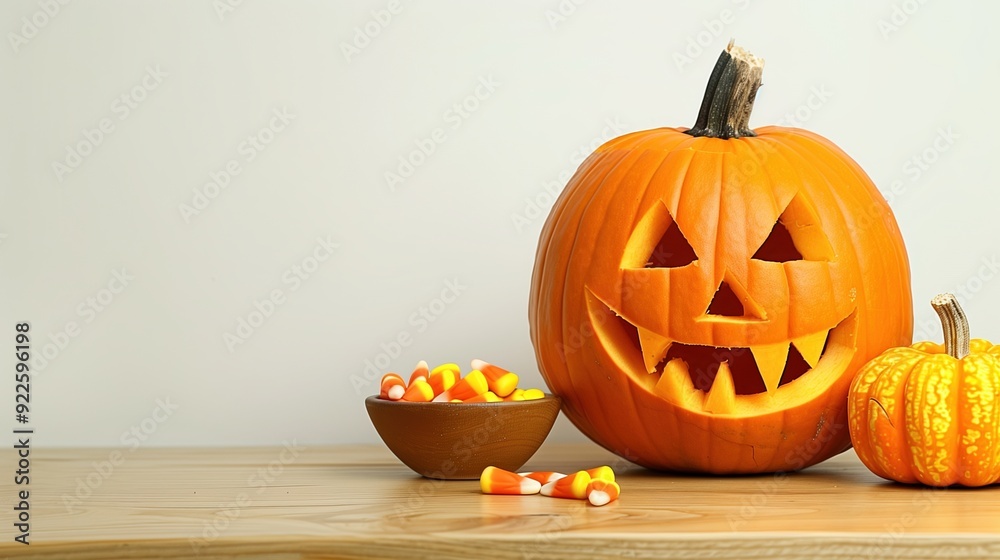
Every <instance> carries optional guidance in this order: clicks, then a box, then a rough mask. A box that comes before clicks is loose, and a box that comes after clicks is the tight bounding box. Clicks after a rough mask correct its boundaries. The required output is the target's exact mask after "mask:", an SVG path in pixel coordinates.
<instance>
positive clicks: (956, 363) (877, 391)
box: [849, 295, 1000, 486]
mask: <svg viewBox="0 0 1000 560" xmlns="http://www.w3.org/2000/svg"><path fill="white" fill-rule="evenodd" d="M935 302H936V304H937V306H945V307H938V309H939V313H942V312H943V313H956V315H954V316H955V317H956V318H957V319H958V321H957V322H958V323H959V329H956V330H954V331H950V330H949V326H948V324H947V323H946V325H945V336H946V339H947V338H950V337H953V336H962V335H961V334H960V332H959V331H960V330H961V329H962V327H961V326H960V325H961V324H964V323H965V319H964V314H963V313H961V310H960V308H959V307H958V303H957V301H956V300H955V299H954V296H950V295H944V296H938V298H935ZM948 306H951V308H952V309H956V310H957V311H954V312H953V311H948ZM949 333H951V334H949ZM964 333H965V334H964V336H965V337H967V336H968V334H967V333H968V326H967V325H965V327H964ZM965 345H966V347H965V348H964V349H950V348H948V347H947V346H950V345H949V344H947V343H946V344H945V345H941V344H935V343H933V342H918V343H916V344H914V345H913V346H912V347H904V348H892V349H890V350H887V351H886V352H885V353H883V354H882V355H880V356H878V357H877V358H875V359H874V360H872V361H871V362H869V363H868V364H867V365H865V367H864V368H863V369H862V370H861V371H860V372H859V373H858V376H857V378H856V379H855V380H854V383H853V385H852V386H851V393H850V410H849V411H850V428H851V439H852V440H853V442H854V447H855V449H856V450H857V453H858V457H860V458H861V461H862V462H863V463H864V464H865V465H866V466H867V467H868V468H869V469H871V471H872V472H874V473H875V474H877V475H879V476H881V477H883V478H886V479H889V480H895V481H897V482H902V483H909V484H913V483H921V484H926V485H928V486H951V485H956V484H957V485H963V486H984V485H987V484H993V483H995V482H997V481H1000V347H998V346H994V345H993V344H992V343H991V342H989V341H988V340H982V339H972V340H971V341H969V340H968V339H967V338H966V340H965ZM956 346H961V342H959V343H957V344H956Z"/></svg>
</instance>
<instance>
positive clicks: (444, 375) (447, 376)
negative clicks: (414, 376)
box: [427, 369, 458, 397]
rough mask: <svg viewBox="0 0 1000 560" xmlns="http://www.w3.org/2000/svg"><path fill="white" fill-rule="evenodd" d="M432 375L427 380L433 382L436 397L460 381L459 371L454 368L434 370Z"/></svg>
mask: <svg viewBox="0 0 1000 560" xmlns="http://www.w3.org/2000/svg"><path fill="white" fill-rule="evenodd" d="M430 375H431V376H430V377H429V378H427V382H428V383H430V384H431V389H434V396H435V397H436V396H438V395H440V394H441V393H443V392H445V391H447V390H448V389H451V388H452V387H454V386H455V383H458V373H457V372H456V371H455V370H452V369H443V370H441V371H435V370H432V371H431V374H430Z"/></svg>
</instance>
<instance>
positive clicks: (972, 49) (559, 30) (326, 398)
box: [0, 0, 1000, 446]
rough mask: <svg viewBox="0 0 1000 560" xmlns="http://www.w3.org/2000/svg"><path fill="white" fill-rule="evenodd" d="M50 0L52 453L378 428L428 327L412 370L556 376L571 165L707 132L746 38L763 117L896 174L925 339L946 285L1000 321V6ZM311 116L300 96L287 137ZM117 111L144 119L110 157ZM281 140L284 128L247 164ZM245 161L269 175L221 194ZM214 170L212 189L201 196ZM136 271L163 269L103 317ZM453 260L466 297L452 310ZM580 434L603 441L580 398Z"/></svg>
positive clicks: (16, 113) (318, 438) (13, 50)
mask: <svg viewBox="0 0 1000 560" xmlns="http://www.w3.org/2000/svg"><path fill="white" fill-rule="evenodd" d="M49 1H51V0H49ZM46 5H47V4H46V0H42V1H41V2H33V1H19V2H4V3H3V5H2V8H0V10H2V19H0V31H3V33H4V34H5V36H6V41H5V44H4V45H3V46H2V47H0V75H2V76H3V83H4V87H3V90H2V93H0V95H2V98H0V106H2V107H3V113H2V114H3V120H2V122H0V130H2V131H3V132H2V146H0V154H2V155H3V158H4V159H3V162H2V165H0V170H2V173H3V177H2V183H0V189H2V199H0V234H2V237H0V292H2V294H3V297H2V298H0V301H2V307H0V332H3V333H7V334H6V335H3V336H0V340H5V341H6V342H5V344H7V345H8V347H13V345H14V341H13V332H14V323H15V322H16V321H21V320H28V321H31V324H32V333H34V340H35V346H34V352H35V353H36V354H38V353H40V352H41V351H43V350H45V346H46V345H47V344H51V346H49V348H48V355H49V356H51V359H48V360H46V361H45V363H44V364H42V365H40V366H39V367H36V368H35V371H34V375H33V382H32V385H31V390H32V411H31V412H32V414H31V423H32V425H33V426H34V427H35V428H36V430H37V435H36V437H35V443H36V445H50V446H91V445H107V446H113V445H122V444H123V443H128V442H126V441H123V439H122V436H123V434H125V433H127V432H128V431H129V430H132V429H133V428H134V427H138V428H139V429H140V433H141V434H142V437H143V439H144V441H143V443H144V444H145V445H157V446H159V445H251V444H252V445H271V444H280V443H281V442H282V441H285V440H288V441H290V440H292V439H296V440H297V441H298V443H300V444H303V443H305V444H325V443H340V442H371V441H377V436H376V434H375V432H374V430H373V429H372V428H371V425H370V423H369V421H368V418H367V416H366V414H365V411H364V406H363V397H364V396H365V395H367V394H370V393H372V392H374V391H375V390H376V386H375V383H374V382H367V384H364V383H366V382H365V381H364V377H363V376H362V373H363V370H364V364H365V361H366V360H375V359H377V358H378V356H379V355H380V353H382V352H384V351H385V350H384V348H386V347H389V348H390V349H391V345H390V342H391V341H392V340H394V339H396V338H397V337H398V336H400V335H401V334H402V335H403V336H404V338H406V337H409V338H406V339H407V340H408V341H409V342H410V344H409V346H407V347H405V348H402V349H401V352H400V353H399V355H398V356H397V357H395V358H394V359H391V360H389V362H390V366H389V369H392V370H396V371H400V372H402V373H404V374H406V373H408V372H409V371H410V369H411V368H412V365H413V364H414V363H415V362H416V361H417V360H419V359H426V360H428V361H429V362H431V363H432V365H433V364H435V363H440V362H443V361H458V362H461V363H463V364H467V363H468V360H469V359H471V358H475V357H480V358H484V359H487V360H490V361H494V362H496V363H499V364H501V365H504V366H507V367H508V368H509V369H512V370H515V371H517V372H518V373H520V374H522V379H523V381H522V386H541V384H542V381H541V378H540V376H539V374H538V373H537V369H536V367H535V363H534V354H533V350H532V348H531V344H530V341H529V338H528V325H527V295H528V287H529V279H530V275H531V268H532V265H533V260H534V251H535V244H536V241H537V235H538V232H539V230H540V228H541V226H542V223H543V221H544V216H542V217H539V216H538V215H537V213H538V211H537V210H534V209H532V210H534V211H528V207H529V205H532V204H537V205H538V206H540V207H541V212H542V213H547V211H548V208H549V206H550V205H551V197H550V196H549V194H548V191H547V187H546V186H545V185H546V184H550V185H552V184H553V182H554V181H558V178H559V177H560V175H563V176H564V177H565V176H566V175H568V174H570V173H572V171H573V170H574V169H575V168H576V165H577V164H578V163H579V161H580V160H582V158H583V157H584V155H585V154H586V153H589V151H590V150H591V149H592V148H593V147H595V146H596V145H597V144H599V143H600V142H602V141H603V140H606V139H608V138H609V137H610V136H612V135H617V134H619V133H622V132H627V131H632V130H640V129H645V128H652V127H658V126H689V125H691V124H692V123H693V121H694V118H695V116H696V113H697V110H698V105H699V102H700V100H701V96H702V93H703V90H704V85H705V81H706V79H707V77H708V74H709V72H710V70H711V67H712V65H713V64H714V61H715V59H716V57H717V56H718V52H719V51H720V49H722V48H723V47H724V46H725V44H726V42H727V41H728V40H729V39H730V37H735V38H736V39H737V41H738V43H739V44H741V45H743V46H745V47H746V48H748V49H749V50H751V51H752V52H754V53H755V54H758V55H760V56H762V57H764V58H765V59H766V61H767V65H766V68H765V72H764V86H763V89H761V90H760V93H759V95H758V97H757V103H756V109H755V113H754V116H753V118H752V120H751V125H752V126H762V125H765V124H773V123H777V122H781V123H782V124H793V122H792V121H796V122H798V123H799V124H800V125H801V126H803V127H805V128H808V129H811V130H813V131H815V132H818V133H820V134H822V135H824V136H826V137H828V138H830V139H831V140H833V141H834V142H836V143H837V144H838V145H839V146H841V147H842V148H843V149H844V150H845V151H847V152H848V153H849V154H851V155H852V156H853V157H854V158H855V159H856V160H857V161H858V162H859V163H860V164H861V165H862V166H863V167H864V168H865V169H866V170H867V171H868V173H869V174H870V175H871V177H872V178H873V179H874V181H875V182H876V184H877V185H878V186H879V187H880V188H881V189H882V190H883V192H886V193H888V192H889V190H890V189H891V188H893V185H895V188H896V191H897V192H896V193H895V194H892V196H891V204H892V207H893V209H894V211H895V212H896V216H897V218H898V220H899V223H900V226H901V228H902V231H903V234H904V236H905V239H906V242H907V245H908V249H909V252H910V256H911V265H912V269H913V294H914V300H915V302H916V305H917V307H916V311H915V317H916V320H917V323H918V324H917V326H916V330H917V337H918V338H928V337H933V338H937V337H939V336H940V330H939V328H938V327H936V326H935V325H934V315H933V313H932V312H931V310H930V307H929V306H928V305H927V303H926V302H927V301H928V300H929V299H930V297H931V296H932V295H934V294H935V293H937V292H940V291H948V290H950V291H955V290H959V289H961V290H964V291H965V294H964V295H963V302H964V303H965V305H966V308H967V312H968V315H969V317H970V320H971V322H972V325H973V330H974V334H978V335H980V336H983V337H994V338H1000V315H998V314H997V313H995V310H996V309H997V308H998V304H1000V289H998V285H1000V281H994V280H993V276H992V275H993V272H992V271H991V269H989V268H983V265H982V263H983V260H984V259H986V260H987V261H992V260H995V259H996V258H997V250H998V247H997V245H998V241H997V239H996V235H995V233H996V232H997V229H998V227H997V220H996V208H997V204H998V203H1000V194H998V190H1000V184H998V181H997V180H996V179H997V178H996V171H995V170H996V169H997V168H996V160H997V158H996V155H995V153H996V147H995V143H994V136H995V134H996V130H998V125H1000V120H998V113H997V109H996V107H997V103H996V101H995V99H996V91H995V88H996V87H997V83H998V82H997V72H998V66H997V64H996V60H995V55H994V54H993V52H994V47H995V45H994V43H995V39H993V36H994V28H995V22H996V21H997V20H998V18H1000V6H998V5H997V4H995V3H986V2H981V3H979V4H978V7H976V8H972V7H957V6H954V5H951V4H949V3H946V2H940V1H937V2H926V3H923V4H921V3H918V2H916V0H908V1H906V2H902V1H898V0H897V1H896V2H878V3H875V2H864V1H861V0H856V1H852V2H837V3H830V2H822V3H820V2H809V3H805V2H768V3H766V4H765V3H764V2H758V1H755V0H751V1H749V2H747V1H741V2H730V1H728V0H726V1H718V0H717V1H714V2H697V3H696V2H688V3H677V2H653V1H649V2H609V1H597V0H591V1H590V2H584V3H581V4H579V5H577V4H574V3H573V2H572V1H570V0H563V1H562V2H561V3H560V2H558V1H557V0H551V1H544V2H528V1H505V2H469V1H459V0H453V1H448V2H445V1H434V2H419V3H418V2H410V1H406V0H403V1H401V2H400V3H399V4H398V7H397V6H396V5H395V4H393V7H396V9H395V11H396V13H394V14H390V13H389V12H388V11H387V8H388V7H389V6H390V4H389V3H388V2H386V1H367V0H366V1H363V2H319V1H296V2H293V1H287V2H278V1H264V0H246V1H245V2H243V3H242V4H241V5H238V6H236V7H235V9H233V10H221V9H220V6H224V5H225V4H222V3H221V2H215V3H214V4H213V3H210V2H203V1H170V2H167V1H165V0H161V1H154V2H125V1H118V2H110V1H102V2H88V3H79V4H77V3H72V4H69V5H66V6H60V7H59V11H58V13H56V14H55V15H53V16H47V15H44V7H45V6H46ZM965 6H968V5H965ZM49 10H50V11H53V12H55V9H54V8H53V7H52V6H49ZM39 14H43V15H39ZM388 15H391V19H389V18H387V16H388ZM33 18H34V20H35V21H36V22H43V23H44V25H39V26H38V27H37V29H36V28H35V24H27V23H26V22H28V21H31V20H32V19H33ZM379 19H381V20H382V21H385V22H386V23H384V24H381V23H378V20H379ZM386 20H388V21H386ZM33 29H34V32H32V30H33ZM359 29H360V30H361V31H359ZM365 29H368V30H369V32H370V33H371V35H372V36H369V35H367V34H365V31H364V30H365ZM359 33H361V34H362V35H359ZM699 43H700V44H699ZM682 57H687V59H684V58H682ZM148 69H152V70H153V72H154V73H159V78H156V77H155V76H153V75H150V76H149V77H146V76H147V73H148V72H149V70H148ZM156 69H159V70H158V71H157V70H156ZM144 77H146V78H145V79H146V85H145V86H143V80H144ZM157 79H158V80H159V82H157ZM486 82H492V83H493V84H494V85H493V86H491V87H490V88H486V87H480V88H479V89H478V93H479V97H480V98H476V97H475V96H476V94H477V86H479V85H480V84H481V83H486ZM122 96H126V98H131V99H130V101H131V102H132V104H133V106H129V105H128V104H127V103H126V99H125V98H122ZM470 96H472V97H471V98H470ZM139 98H141V101H136V99H139ZM461 103H466V104H467V106H468V107H473V108H474V110H471V111H467V112H466V113H465V116H462V117H461V118H457V117H456V115H457V113H455V112H454V109H453V106H454V105H455V104H461ZM126 108H127V110H126ZM281 109H285V110H286V111H287V112H288V113H289V114H291V115H294V118H290V122H289V123H288V125H287V126H285V127H284V128H283V129H282V130H280V131H277V132H273V134H272V131H266V132H261V129H262V127H263V128H267V127H268V126H269V124H271V121H270V119H271V116H272V111H274V110H281ZM789 115H790V118H789ZM796 115H797V116H796ZM102 119H108V121H107V123H105V124H108V123H110V124H111V125H112V126H113V130H112V131H111V132H110V133H106V134H103V138H99V142H94V143H95V144H97V145H96V146H92V147H90V148H89V149H88V146H87V145H86V144H87V142H88V141H87V140H86V138H87V135H85V134H84V132H83V131H84V130H88V131H93V129H95V128H97V127H99V123H100V122H101V121H102ZM275 124H278V123H277V121H275ZM435 129H441V131H440V132H439V133H437V138H438V139H442V138H443V141H441V142H440V143H436V144H435V149H434V152H433V153H432V154H430V155H429V156H427V157H425V158H422V159H423V161H421V162H420V164H419V165H417V166H415V169H414V170H413V172H412V174H410V176H409V177H407V178H405V179H404V180H403V181H402V182H401V183H398V184H396V185H395V186H394V187H395V188H390V187H389V185H388V184H387V180H386V175H385V174H386V173H387V172H398V167H399V165H400V163H399V161H400V158H401V157H404V158H405V157H408V156H409V155H410V153H411V152H412V151H413V150H414V149H416V144H415V142H418V141H421V140H424V139H426V138H429V137H432V136H433V134H434V131H435ZM948 131H950V132H948ZM88 134H89V136H90V137H91V138H97V136H96V134H97V133H95V132H89V133H88ZM257 134H262V138H264V139H267V140H270V143H269V144H267V145H266V149H265V150H263V151H262V152H259V153H257V154H256V155H255V157H254V158H253V159H252V160H250V161H248V157H249V156H248V152H247V151H246V150H244V151H242V152H241V150H240V146H241V144H242V143H243V142H245V141H246V139H247V137H248V136H250V135H257ZM81 142H83V143H84V145H83V148H82V150H80V151H83V152H87V155H85V156H83V157H81V159H80V161H76V160H74V159H73V158H72V157H71V156H69V155H67V154H68V151H70V150H75V149H76V147H78V146H79V145H80V143H81ZM935 142H937V147H935ZM914 158H917V160H914ZM68 160H69V161H70V162H71V163H76V164H78V165H76V166H75V167H74V166H70V165H68V164H67V161H68ZM230 160H236V162H237V165H239V167H240V170H241V171H240V174H239V175H236V176H234V177H231V179H230V181H229V183H228V185H227V186H226V188H224V189H221V190H213V189H214V188H213V187H209V188H208V190H206V184H207V183H209V182H210V181H212V178H211V175H210V174H213V173H215V174H216V176H219V173H221V172H223V171H224V170H225V168H226V166H227V163H228V162H230ZM417 160H418V161H419V160H420V158H417ZM919 160H926V163H925V162H920V164H919V165H921V166H923V168H921V167H919V166H918V163H917V161H919ZM59 165H66V166H67V167H66V168H60V167H59ZM561 185H562V182H558V185H556V186H557V187H561ZM548 188H555V187H551V186H550V187H548ZM196 192H200V193H202V194H206V193H210V194H211V195H213V198H210V199H209V198H208V197H207V196H206V199H204V200H201V201H200V202H201V204H200V205H201V207H202V210H201V211H200V212H199V213H198V214H195V215H190V214H189V215H187V216H185V214H184V213H183V212H182V210H181V205H182V204H187V205H194V204H195V203H196V202H199V200H198V199H197V197H196V194H195V193H196ZM529 201H531V202H530V203H529ZM206 204H207V205H206ZM192 207H193V206H192ZM516 216H520V217H521V218H523V219H516ZM317 238H323V239H327V238H328V239H330V240H332V241H333V242H335V243H337V244H338V245H339V247H338V248H337V249H336V250H335V251H334V253H333V255H332V256H331V257H330V258H329V259H327V260H326V261H324V262H323V263H321V264H320V266H319V267H318V269H316V270H314V271H313V272H312V273H311V274H310V275H309V277H308V279H305V280H303V281H302V282H301V284H300V286H299V288H298V289H296V290H294V291H293V290H292V287H293V285H292V284H291V283H289V282H286V281H285V280H284V279H285V278H287V277H285V276H284V275H285V273H286V271H287V270H289V269H290V267H292V266H293V265H296V264H297V263H299V264H302V263H303V261H304V260H305V259H308V257H309V256H310V255H312V254H313V251H314V248H315V247H316V243H317V241H316V240H317ZM123 268H124V269H125V270H126V272H127V273H128V274H129V275H131V276H133V277H134V279H132V280H130V281H129V283H128V285H127V286H125V287H124V289H123V290H120V293H117V294H114V297H113V299H111V301H110V302H109V303H108V304H107V305H101V304H100V303H98V305H99V306H100V307H101V310H100V311H99V312H98V311H96V308H95V307H90V309H91V310H92V311H87V308H88V305H89V304H88V298H100V297H103V298H104V300H105V302H107V301H108V296H111V295H112V294H111V293H110V292H102V291H101V290H102V289H105V288H106V287H107V286H108V285H109V282H110V281H111V279H112V278H113V275H114V271H121V270H122V269H123ZM452 280H457V282H458V283H459V284H460V285H461V286H463V287H464V288H462V289H461V290H460V293H459V295H458V296H457V298H456V299H454V301H453V302H451V303H448V304H444V305H442V304H434V303H433V302H434V300H435V298H438V297H439V296H440V295H441V292H442V290H443V289H444V288H445V286H446V282H448V281H452ZM112 287H115V288H116V289H117V288H118V287H119V285H118V284H117V283H113V284H112ZM275 289H280V290H282V294H283V295H284V297H285V299H284V300H283V301H284V303H283V304H281V305H278V306H275V310H274V313H273V314H271V316H270V317H269V318H267V319H266V320H265V321H264V322H263V324H262V325H260V326H259V327H258V328H256V329H255V330H254V331H253V333H252V335H251V336H250V337H249V338H247V339H246V340H245V342H244V343H242V344H235V345H232V350H233V351H230V348H228V347H227V344H226V341H225V339H224V335H225V333H234V332H235V331H236V328H237V326H238V322H239V320H240V318H247V317H248V316H249V315H250V314H251V312H253V311H254V305H255V302H256V301H262V300H264V299H266V298H267V297H268V296H269V294H270V293H271V292H272V291H273V290H275ZM449 299H450V298H449ZM95 301H97V300H95ZM81 305H82V306H83V307H81ZM427 306H433V307H434V309H435V310H436V311H437V312H438V314H432V317H433V318H434V319H435V320H434V321H433V322H429V321H428V322H427V323H426V324H425V323H422V322H421V320H420V319H419V313H420V308H421V307H427ZM415 313H417V314H418V315H414V314H415ZM424 321H426V319H424ZM68 322H73V323H75V324H76V327H77V330H74V329H71V331H72V332H73V333H76V336H73V337H70V336H69V335H65V329H66V327H65V326H66V324H67V323H68ZM922 324H923V325H929V326H921V325H922ZM425 327H426V328H425ZM60 333H62V334H60ZM50 341H51V342H50ZM60 341H61V342H62V348H59V344H58V343H59V342H60ZM383 345H388V346H383ZM9 352H13V348H9ZM7 356H8V357H7V358H6V359H5V360H4V361H3V364H4V367H6V368H9V369H11V370H12V369H13V358H12V357H11V356H10V354H9V353H8V354H7ZM43 357H44V356H43ZM381 360H382V361H383V363H384V361H385V360H388V357H387V356H385V357H383V358H381ZM352 376H358V377H356V380H358V379H360V380H361V381H362V383H363V386H361V387H360V388H358V387H356V385H355V384H354V383H352V380H351V378H352ZM4 379H7V380H8V381H6V382H4V383H2V384H0V428H2V427H3V426H9V427H13V425H14V419H13V410H12V409H13V391H14V387H13V378H12V376H11V375H8V376H6V377H4ZM158 399H159V400H160V402H161V403H166V404H169V405H170V406H169V407H168V408H170V414H169V415H167V414H166V413H165V412H164V411H163V410H161V411H160V412H158V413H157V414H155V415H154V411H155V410H156V409H157V407H158V406H161V405H158V404H157V400H158ZM7 411H10V412H9V413H8V412H7ZM8 414H9V416H8ZM154 416H155V417H159V418H160V419H161V421H154V420H152V419H153V418H154ZM551 437H552V438H554V439H556V440H574V439H578V438H581V437H582V436H580V435H579V434H578V433H577V432H576V430H575V429H574V428H573V427H572V426H571V425H570V424H569V423H568V422H566V421H564V420H560V423H559V424H558V425H557V427H556V429H555V431H554V432H553V434H552V436H551Z"/></svg>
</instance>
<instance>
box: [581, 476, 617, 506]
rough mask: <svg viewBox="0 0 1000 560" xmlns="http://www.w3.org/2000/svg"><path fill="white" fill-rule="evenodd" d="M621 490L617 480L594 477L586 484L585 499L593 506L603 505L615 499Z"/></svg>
mask: <svg viewBox="0 0 1000 560" xmlns="http://www.w3.org/2000/svg"><path fill="white" fill-rule="evenodd" d="M621 491H622V489H621V487H620V486H618V483H617V482H615V481H613V480H603V479H600V478H595V479H594V480H591V481H590V484H588V485H587V500H588V501H589V502H590V503H591V504H593V505H595V506H603V505H605V504H609V503H611V502H613V501H615V500H617V499H618V495H619V494H621Z"/></svg>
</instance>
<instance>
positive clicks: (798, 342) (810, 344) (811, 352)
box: [792, 329, 830, 368]
mask: <svg viewBox="0 0 1000 560" xmlns="http://www.w3.org/2000/svg"><path fill="white" fill-rule="evenodd" d="M828 336H830V329H827V330H825V331H819V332H818V333H813V334H807V335H806V336H800V337H798V338H795V339H792V344H794V345H795V348H797V349H798V351H799V354H802V359H804V360H805V361H806V363H807V364H809V367H811V368H814V367H816V364H817V363H819V358H820V356H821V355H822V354H823V348H824V347H825V346H826V338H827V337H828Z"/></svg>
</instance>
